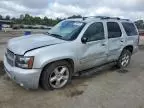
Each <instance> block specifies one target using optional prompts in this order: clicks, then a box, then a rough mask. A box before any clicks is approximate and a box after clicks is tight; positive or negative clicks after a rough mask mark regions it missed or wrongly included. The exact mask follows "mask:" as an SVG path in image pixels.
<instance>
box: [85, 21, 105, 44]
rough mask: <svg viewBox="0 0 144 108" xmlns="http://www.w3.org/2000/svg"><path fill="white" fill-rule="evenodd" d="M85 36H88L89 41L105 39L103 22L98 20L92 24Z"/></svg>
mask: <svg viewBox="0 0 144 108" xmlns="http://www.w3.org/2000/svg"><path fill="white" fill-rule="evenodd" d="M84 36H85V37H87V38H88V42H90V41H96V40H102V39H104V27H103V23H102V22H96V23H93V24H91V25H90V26H89V27H88V29H87V30H86V32H85V33H84Z"/></svg>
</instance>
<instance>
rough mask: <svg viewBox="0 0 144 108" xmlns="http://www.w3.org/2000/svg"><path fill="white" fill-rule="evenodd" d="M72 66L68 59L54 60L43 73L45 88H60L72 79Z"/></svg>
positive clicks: (42, 80) (42, 84)
mask: <svg viewBox="0 0 144 108" xmlns="http://www.w3.org/2000/svg"><path fill="white" fill-rule="evenodd" d="M71 74H72V66H71V65H70V64H69V63H68V62H67V61H58V62H54V63H52V64H50V65H48V66H46V67H45V69H44V70H43V72H42V75H41V86H42V88H44V89H46V90H47V89H60V88H62V87H64V86H65V85H66V84H68V82H70V81H71V76H72V75H71Z"/></svg>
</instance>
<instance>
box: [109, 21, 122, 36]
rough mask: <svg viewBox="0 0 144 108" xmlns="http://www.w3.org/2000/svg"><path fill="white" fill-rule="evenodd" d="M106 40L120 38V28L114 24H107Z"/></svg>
mask: <svg viewBox="0 0 144 108" xmlns="http://www.w3.org/2000/svg"><path fill="white" fill-rule="evenodd" d="M107 28H108V38H117V37H121V35H122V32H121V29H120V26H119V24H118V23H116V22H107Z"/></svg>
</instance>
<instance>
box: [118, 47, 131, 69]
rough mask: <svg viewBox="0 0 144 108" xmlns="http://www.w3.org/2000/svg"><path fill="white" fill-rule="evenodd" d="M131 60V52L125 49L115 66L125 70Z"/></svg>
mask: <svg viewBox="0 0 144 108" xmlns="http://www.w3.org/2000/svg"><path fill="white" fill-rule="evenodd" d="M130 60H131V52H130V51H129V50H127V49H124V50H123V51H122V53H121V55H120V57H119V59H118V62H117V66H118V67H119V68H125V67H127V66H128V65H129V63H130Z"/></svg>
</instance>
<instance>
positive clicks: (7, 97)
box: [0, 44, 144, 108]
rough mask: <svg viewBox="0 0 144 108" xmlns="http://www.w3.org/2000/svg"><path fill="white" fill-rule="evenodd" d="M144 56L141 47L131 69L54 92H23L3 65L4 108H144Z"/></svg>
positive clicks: (97, 74)
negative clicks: (4, 69) (8, 75)
mask: <svg viewBox="0 0 144 108" xmlns="http://www.w3.org/2000/svg"><path fill="white" fill-rule="evenodd" d="M3 46H5V44H3ZM143 56H144V47H142V46H141V49H140V51H139V52H138V53H137V54H135V55H134V56H133V57H132V61H131V64H130V65H129V67H128V68H127V69H125V70H118V69H116V68H112V67H111V66H104V67H101V68H99V69H97V70H94V71H93V72H91V74H84V75H82V76H80V77H75V78H73V80H72V83H71V84H70V85H68V86H67V87H66V88H63V89H60V90H54V91H44V90H42V89H41V88H39V89H38V90H26V89H23V88H22V87H20V86H18V85H17V84H15V83H14V82H12V81H11V80H10V79H9V78H8V77H7V76H6V75H5V74H4V71H3V67H2V66H3V65H2V62H1V63H0V108H49V107H50V108H144V86H143V85H144V57H143Z"/></svg>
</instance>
